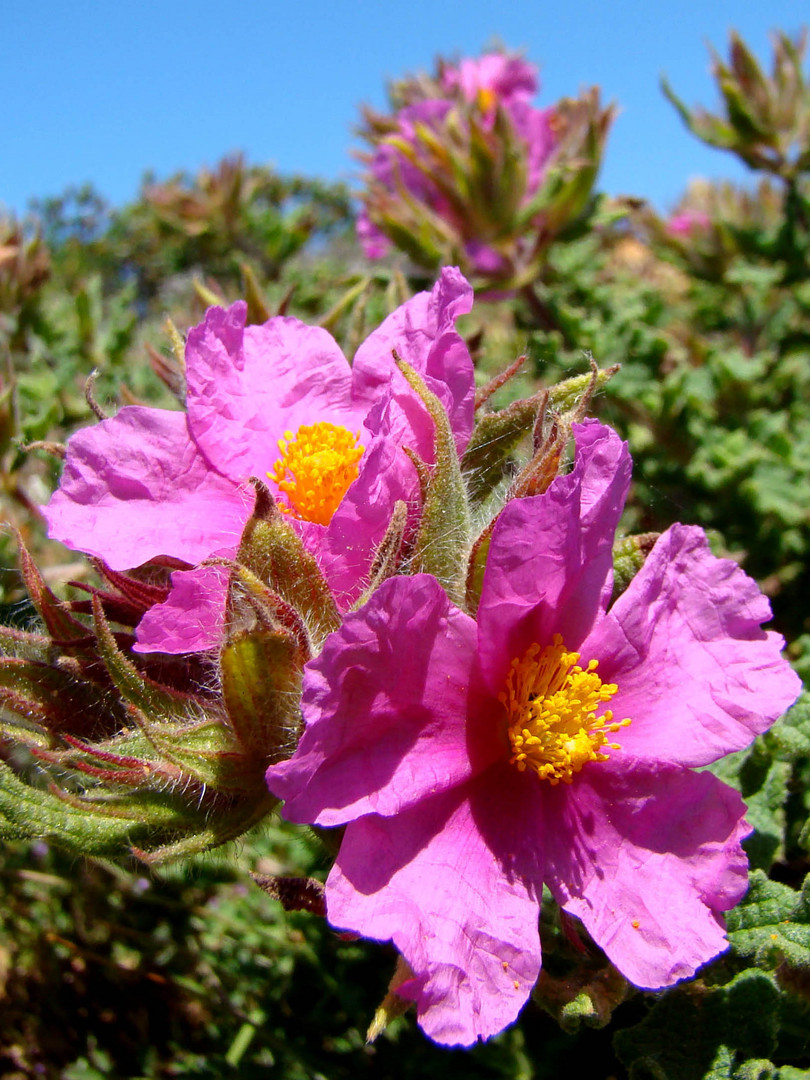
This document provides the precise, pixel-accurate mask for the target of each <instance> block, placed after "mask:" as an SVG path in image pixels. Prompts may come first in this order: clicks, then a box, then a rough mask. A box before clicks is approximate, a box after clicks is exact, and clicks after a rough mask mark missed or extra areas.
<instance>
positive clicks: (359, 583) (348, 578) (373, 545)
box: [317, 410, 433, 610]
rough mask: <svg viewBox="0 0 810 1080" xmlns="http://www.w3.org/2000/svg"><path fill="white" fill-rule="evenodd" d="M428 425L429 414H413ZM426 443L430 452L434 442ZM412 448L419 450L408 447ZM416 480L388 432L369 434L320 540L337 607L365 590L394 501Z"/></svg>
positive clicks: (413, 488) (406, 496)
mask: <svg viewBox="0 0 810 1080" xmlns="http://www.w3.org/2000/svg"><path fill="white" fill-rule="evenodd" d="M420 422H421V423H422V424H423V425H424V426H425V427H426V428H428V427H429V428H430V438H431V439H432V435H433V431H432V429H433V424H432V421H431V420H430V417H429V416H428V415H427V413H425V412H424V410H423V411H422V414H421V418H420V417H416V416H414V424H413V427H414V429H415V428H416V427H417V425H418V424H419V423H420ZM425 441H426V444H427V445H428V446H429V447H430V448H431V450H432V442H428V441H427V440H425ZM411 448H412V449H417V450H418V449H419V447H418V445H417V446H416V447H413V446H412V447H411ZM417 492H418V479H417V476H416V470H415V469H414V467H413V464H412V462H411V460H410V459H409V458H408V457H407V455H406V454H405V452H404V450H403V448H402V446H401V445H400V444H398V443H397V442H396V441H395V440H394V439H393V438H391V437H389V435H388V433H387V431H385V430H383V431H382V432H381V433H380V434H379V435H376V436H372V437H371V438H370V440H369V446H368V448H367V449H366V452H365V454H364V455H363V458H362V461H361V464H360V475H359V476H358V477H357V479H356V480H355V481H354V483H353V484H352V485H351V486H350V488H349V490H348V491H347V492H346V494H345V495H344V496H343V500H342V502H341V504H340V506H339V507H338V508H337V510H336V511H335V513H334V515H333V517H332V520H331V521H330V522H329V525H328V526H327V527H326V529H324V530H323V535H322V536H321V537H320V538H319V540H318V549H317V554H318V561H319V563H320V567H321V570H322V572H323V574H324V577H325V578H326V580H327V581H328V582H329V585H330V587H331V589H332V591H333V592H334V594H335V598H336V600H337V603H338V607H339V608H340V609H341V610H345V609H346V608H348V607H349V606H350V605H351V604H352V603H354V601H355V600H356V599H357V598H358V596H359V595H360V593H361V592H362V590H363V588H365V586H366V583H367V580H368V574H369V569H370V567H371V561H372V558H373V555H374V552H375V550H376V549H377V547H378V545H379V544H380V542H381V541H382V539H383V537H384V536H385V533H386V530H387V528H388V526H389V524H390V521H391V514H392V511H393V508H394V504H395V503H396V502H397V501H398V500H399V501H402V502H405V503H410V502H412V501H413V499H414V497H415V495H416V494H417Z"/></svg>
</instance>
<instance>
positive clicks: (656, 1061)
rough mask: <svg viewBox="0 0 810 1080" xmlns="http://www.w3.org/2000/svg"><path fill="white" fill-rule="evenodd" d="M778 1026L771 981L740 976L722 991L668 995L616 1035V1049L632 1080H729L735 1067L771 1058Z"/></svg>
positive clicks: (690, 987) (691, 988)
mask: <svg viewBox="0 0 810 1080" xmlns="http://www.w3.org/2000/svg"><path fill="white" fill-rule="evenodd" d="M778 1024H779V990H778V988H777V986H776V984H775V983H774V981H773V979H772V977H771V976H770V975H768V974H766V973H765V972H763V971H756V970H751V971H743V972H741V973H740V974H739V975H737V976H736V977H735V978H734V979H732V980H731V982H729V983H727V984H726V985H725V986H721V987H716V988H711V989H709V988H706V987H705V986H703V985H702V984H701V983H699V982H698V983H687V984H686V985H685V986H683V987H682V988H679V989H677V990H671V991H669V992H668V993H666V994H664V995H663V996H662V997H661V998H659V1000H658V1001H657V1002H656V1003H655V1005H653V1007H652V1009H650V1012H649V1013H648V1015H647V1016H646V1017H645V1018H644V1020H642V1021H641V1023H640V1024H637V1025H636V1026H635V1027H632V1028H627V1029H625V1030H624V1031H619V1032H618V1033H617V1034H616V1037H615V1039H614V1046H615V1048H616V1052H617V1054H618V1056H619V1058H620V1060H621V1061H622V1062H624V1064H625V1065H626V1066H627V1067H628V1070H629V1073H630V1080H648V1078H649V1080H653V1078H654V1080H707V1078H709V1077H712V1078H717V1080H721V1078H722V1080H732V1077H733V1076H734V1073H733V1072H732V1069H733V1068H734V1065H735V1063H737V1062H738V1061H739V1064H740V1065H743V1064H744V1063H745V1062H746V1061H749V1060H750V1059H751V1058H768V1059H769V1058H770V1057H771V1056H772V1055H773V1052H774V1049H775V1047H776V1040H777V1032H778Z"/></svg>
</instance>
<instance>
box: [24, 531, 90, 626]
mask: <svg viewBox="0 0 810 1080" xmlns="http://www.w3.org/2000/svg"><path fill="white" fill-rule="evenodd" d="M17 545H18V548H19V553H20V571H21V573H22V576H23V581H24V582H25V587H26V589H27V590H28V595H29V596H30V597H31V602H32V603H33V605H34V607H35V608H36V609H37V613H38V614H39V616H40V618H41V619H42V621H43V622H44V623H45V626H46V627H47V629H48V633H49V634H50V636H51V638H52V639H53V641H54V643H58V644H68V643H73V644H75V643H82V644H84V643H89V642H92V634H91V633H90V631H89V630H88V628H87V627H86V626H85V625H84V623H82V622H80V621H79V619H77V618H75V617H74V616H73V615H72V614H71V612H70V609H69V608H68V606H67V604H64V603H63V602H62V601H61V600H59V599H57V597H56V596H55V595H54V594H53V592H52V591H51V590H50V589H49V588H48V586H47V585H46V584H45V581H44V580H43V577H42V575H41V574H40V572H39V570H38V569H37V567H36V566H35V565H34V561H33V559H32V558H31V556H30V554H29V553H28V549H27V548H26V546H25V544H24V543H23V541H22V537H21V536H19V534H18V535H17Z"/></svg>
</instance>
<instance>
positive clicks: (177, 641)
mask: <svg viewBox="0 0 810 1080" xmlns="http://www.w3.org/2000/svg"><path fill="white" fill-rule="evenodd" d="M227 583H228V582H227V572H226V571H225V570H223V569H222V568H221V567H217V566H202V567H198V568H197V569H196V570H177V571H175V573H173V574H172V591H171V592H170V593H169V595H168V597H167V598H166V600H165V601H164V602H163V603H162V604H155V605H154V607H151V608H150V609H149V610H148V611H147V612H146V614H145V615H144V617H143V618H142V619H141V621H140V623H139V624H138V629H137V631H136V635H137V638H138V643H137V644H136V645H135V646H134V651H135V652H142V653H149V652H164V653H190V652H205V651H206V650H208V649H216V648H218V647H219V646H220V644H221V643H222V628H223V622H224V618H225V599H226V595H227Z"/></svg>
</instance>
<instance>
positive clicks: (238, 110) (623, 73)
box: [0, 0, 810, 213]
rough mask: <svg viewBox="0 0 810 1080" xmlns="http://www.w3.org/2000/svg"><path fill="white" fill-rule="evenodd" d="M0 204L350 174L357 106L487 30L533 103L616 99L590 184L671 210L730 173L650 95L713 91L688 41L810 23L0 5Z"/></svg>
mask: <svg viewBox="0 0 810 1080" xmlns="http://www.w3.org/2000/svg"><path fill="white" fill-rule="evenodd" d="M0 15H2V23H0V25H2V31H3V58H2V62H0V93H2V98H0V100H2V102H3V135H2V149H1V150H0V205H5V206H6V207H7V208H10V209H12V210H15V211H17V212H18V213H19V212H21V211H22V210H24V208H25V206H26V203H27V201H28V199H29V198H30V197H32V196H44V195H50V194H57V193H59V192H60V191H62V190H63V189H64V188H65V187H66V186H67V185H68V184H77V183H81V182H82V181H85V180H90V181H92V182H93V184H95V185H96V187H97V188H98V189H99V190H100V191H101V192H102V193H103V194H104V195H106V196H107V197H108V198H109V199H111V200H112V201H113V202H116V203H120V202H123V201H126V200H127V199H130V198H132V197H133V196H134V195H135V193H136V192H137V189H138V185H139V181H140V178H141V176H142V174H143V172H144V170H146V169H147V168H151V169H153V170H155V172H156V173H157V174H158V176H160V177H164V176H167V175H169V174H170V173H171V172H173V171H176V170H178V169H181V168H183V169H192V170H193V169H196V168H197V167H199V166H201V165H204V164H208V165H213V164H215V163H216V162H217V161H218V160H219V158H220V157H222V156H223V155H224V154H225V153H227V152H229V151H233V150H243V151H244V152H245V153H246V155H247V157H248V159H249V160H250V161H251V162H269V163H272V164H274V165H275V166H276V167H277V168H278V169H279V170H281V171H283V172H293V171H295V172H301V173H305V174H308V175H312V176H319V177H323V178H327V179H337V178H343V179H349V180H351V179H353V178H356V176H357V167H356V166H355V165H354V163H353V159H352V157H351V149H352V146H356V145H357V144H356V141H355V140H354V139H353V136H352V126H353V125H354V124H355V123H356V121H357V115H358V114H357V106H358V105H359V103H361V102H368V103H370V104H373V105H376V106H381V105H382V104H383V103H384V101H385V93H384V87H385V82H386V79H387V78H389V77H391V76H397V75H401V74H404V73H405V72H408V71H413V70H416V69H418V68H427V67H430V66H431V65H432V62H433V59H434V57H435V56H436V55H437V54H438V53H442V54H450V55H452V54H456V53H466V54H473V55H474V54H477V53H479V52H480V51H481V49H482V48H483V47H484V46H485V45H487V43H488V42H491V41H492V39H493V38H498V39H500V40H501V41H502V42H503V43H504V44H505V45H507V46H508V47H509V48H513V49H519V48H522V49H525V51H526V55H527V56H528V58H529V59H530V60H532V61H533V62H535V63H537V64H538V65H539V66H540V69H541V81H542V84H543V85H542V90H541V94H540V97H539V99H538V103H540V104H545V103H551V102H553V101H554V100H555V99H556V98H558V97H561V96H563V95H566V94H573V93H576V91H577V90H578V88H579V87H581V86H585V85H590V84H593V83H598V84H599V85H600V86H601V87H602V90H603V94H604V96H605V98H606V99H607V100H614V101H616V102H617V103H618V104H619V105H620V107H621V112H620V115H619V118H618V120H617V121H616V124H615V127H614V130H613V134H612V136H611V139H610V142H609V148H608V154H607V158H606V163H605V168H604V170H603V173H602V178H601V185H600V186H601V187H602V189H603V190H606V191H609V192H611V193H614V194H618V193H628V194H634V195H640V196H644V197H647V198H650V199H652V200H653V202H655V203H656V204H657V205H658V206H659V207H660V208H662V209H665V208H667V207H668V206H670V205H671V204H672V203H673V202H674V201H675V200H676V199H677V197H678V195H679V193H680V192H681V191H682V190H683V187H684V185H685V183H686V181H687V180H688V179H689V178H690V177H692V176H696V175H703V176H712V177H721V176H728V177H731V178H732V179H742V178H744V177H745V176H746V172H745V170H744V168H743V167H742V166H739V165H737V164H736V162H735V161H734V160H732V159H731V158H730V156H728V155H725V154H723V153H721V152H719V151H713V150H709V149H706V148H703V147H702V146H701V144H699V143H698V142H697V140H695V139H694V138H693V137H692V136H690V135H689V134H688V133H687V132H686V131H685V129H684V128H683V126H682V124H681V122H680V120H679V118H678V117H677V115H676V114H675V112H674V110H673V109H672V107H671V106H670V105H669V104H668V103H667V102H666V101H665V100H664V98H663V96H662V94H661V92H660V89H659V86H658V79H659V76H660V74H661V73H662V72H666V74H667V75H668V77H669V79H670V81H671V83H672V85H673V87H674V88H675V90H676V92H678V93H679V94H680V95H681V96H682V97H683V98H684V99H685V100H686V101H687V102H689V103H690V104H694V103H696V102H701V103H703V104H707V105H710V104H713V103H714V101H715V92H714V89H713V84H712V82H711V80H710V77H709V58H708V52H707V49H706V43H707V42H711V43H712V44H713V45H714V46H715V47H716V48H717V49H718V50H719V51H720V52H721V53H723V54H725V52H726V43H727V38H728V30H729V29H730V28H731V27H736V28H738V29H739V30H740V32H741V33H742V34H743V36H744V37H745V38H746V40H747V41H748V42H749V44H750V45H751V46H752V47H753V48H754V50H755V52H756V53H757V55H759V56H760V57H763V56H768V57H769V55H770V52H769V41H768V31H769V30H770V29H774V28H780V29H784V30H789V31H791V32H793V31H795V30H797V29H798V28H799V26H800V25H801V22H802V20H803V19H804V20H805V21H810V4H808V3H807V0H769V2H763V0H670V2H669V3H660V2H658V0H628V2H626V3H621V2H618V3H617V2H615V0H614V2H613V3H606V2H604V0H599V2H596V0H567V2H566V0H557V2H556V3H551V2H548V0H531V2H530V0H511V2H501V3H494V2H485V0H464V2H458V0H404V2H397V0H331V2H329V0H307V2H298V0H287V2H286V3H281V2H277V0H264V2H260V0H244V2H243V3H241V4H238V3H233V2H228V0H217V2H216V3H214V2H213V0H187V2H180V0H160V2H152V0H72V2H71V0H59V2H53V0H40V2H36V0H28V2H21V0H0Z"/></svg>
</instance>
